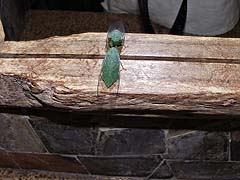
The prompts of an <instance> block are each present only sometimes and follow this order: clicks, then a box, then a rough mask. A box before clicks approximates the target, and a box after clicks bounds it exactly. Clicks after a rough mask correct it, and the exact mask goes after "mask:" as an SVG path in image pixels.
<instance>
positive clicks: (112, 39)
mask: <svg viewBox="0 0 240 180" xmlns="http://www.w3.org/2000/svg"><path fill="white" fill-rule="evenodd" d="M107 38H108V42H107V43H108V47H109V48H111V47H122V46H123V43H124V33H122V32H120V31H119V30H118V29H115V30H113V31H111V32H109V33H108V36H107Z"/></svg>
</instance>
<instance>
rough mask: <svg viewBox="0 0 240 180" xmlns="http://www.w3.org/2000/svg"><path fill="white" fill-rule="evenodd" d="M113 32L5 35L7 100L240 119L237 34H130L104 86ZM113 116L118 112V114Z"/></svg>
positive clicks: (127, 113)
mask: <svg viewBox="0 0 240 180" xmlns="http://www.w3.org/2000/svg"><path fill="white" fill-rule="evenodd" d="M105 36H106V34H101V33H100V34H97V33H85V34H80V35H73V36H69V37H61V38H60V37H58V38H50V39H46V40H40V41H28V42H5V43H3V45H2V47H1V50H0V72H1V73H0V75H1V87H3V88H2V89H1V90H0V94H1V96H0V97H2V98H0V106H2V107H7V108H10V107H22V108H26V107H31V108H39V107H40V108H42V109H50V108H52V109H55V110H62V111H67V110H71V111H75V112H88V113H99V114H100V115H102V116H103V117H102V118H105V119H106V117H108V119H111V120H113V119H114V118H118V117H120V118H123V119H124V118H127V117H136V118H143V117H144V119H147V118H149V119H168V120H169V119H179V120H183V119H184V120H190V119H191V120H193V119H203V118H204V119H207V120H226V119H229V120H233V121H234V120H238V119H239V118H240V71H239V69H240V59H239V56H240V55H239V53H238V47H239V44H240V41H239V40H238V39H221V38H204V37H178V36H168V35H141V34H127V36H126V46H125V49H124V51H123V53H122V54H121V59H122V64H123V66H124V68H125V69H126V70H122V71H121V78H120V79H121V82H120V87H119V91H118V94H117V95H116V92H117V87H113V88H110V89H106V88H105V87H104V85H103V83H101V81H100V86H99V91H100V92H99V95H98V96H97V85H98V79H99V74H100V70H101V63H102V59H103V57H104V55H105V50H104V47H105ZM113 115H114V117H113Z"/></svg>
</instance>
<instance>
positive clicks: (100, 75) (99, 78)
mask: <svg viewBox="0 0 240 180" xmlns="http://www.w3.org/2000/svg"><path fill="white" fill-rule="evenodd" d="M101 80H102V68H101V72H100V74H99V76H98V84H97V96H98V91H99V84H100V81H101Z"/></svg>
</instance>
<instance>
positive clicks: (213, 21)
mask: <svg viewBox="0 0 240 180" xmlns="http://www.w3.org/2000/svg"><path fill="white" fill-rule="evenodd" d="M148 3H149V5H148V6H149V14H150V18H151V20H152V21H154V22H155V23H158V24H161V25H163V26H165V27H168V28H171V27H172V24H173V23H174V21H175V18H176V16H177V13H178V11H179V8H180V6H181V3H182V0H149V1H148ZM239 4H240V3H239V0H188V14H187V22H186V26H185V32H186V33H191V34H196V35H218V34H223V33H225V32H227V31H229V30H231V29H232V28H233V27H234V26H235V25H236V23H237V22H238V19H239V10H240V7H239ZM102 6H103V7H104V8H105V10H106V11H108V12H114V13H133V14H138V12H139V9H138V1H137V0H105V1H104V2H103V3H102Z"/></svg>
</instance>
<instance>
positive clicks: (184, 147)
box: [0, 113, 240, 179]
mask: <svg viewBox="0 0 240 180" xmlns="http://www.w3.org/2000/svg"><path fill="white" fill-rule="evenodd" d="M0 119H1V123H0V132H1V137H0V149H1V151H0V167H2V168H16V169H18V168H22V169H38V170H47V171H54V172H67V173H80V174H86V175H104V176H124V177H149V178H155V179H161V178H165V179H170V178H177V179H197V178H200V179H201V178H202V179H212V178H213V177H214V178H216V179H219V178H221V179H240V173H239V172H240V161H239V160H240V159H239V156H238V155H239V153H238V147H239V139H240V138H239V132H232V133H229V132H207V131H191V130H188V131H187V130H178V131H177V130H161V129H135V128H98V127H74V126H69V125H63V124H56V123H54V122H52V121H49V120H48V119H46V118H45V117H37V116H28V115H26V116H22V115H13V114H8V113H2V114H0ZM79 120H80V119H79ZM66 121H68V119H66Z"/></svg>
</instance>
